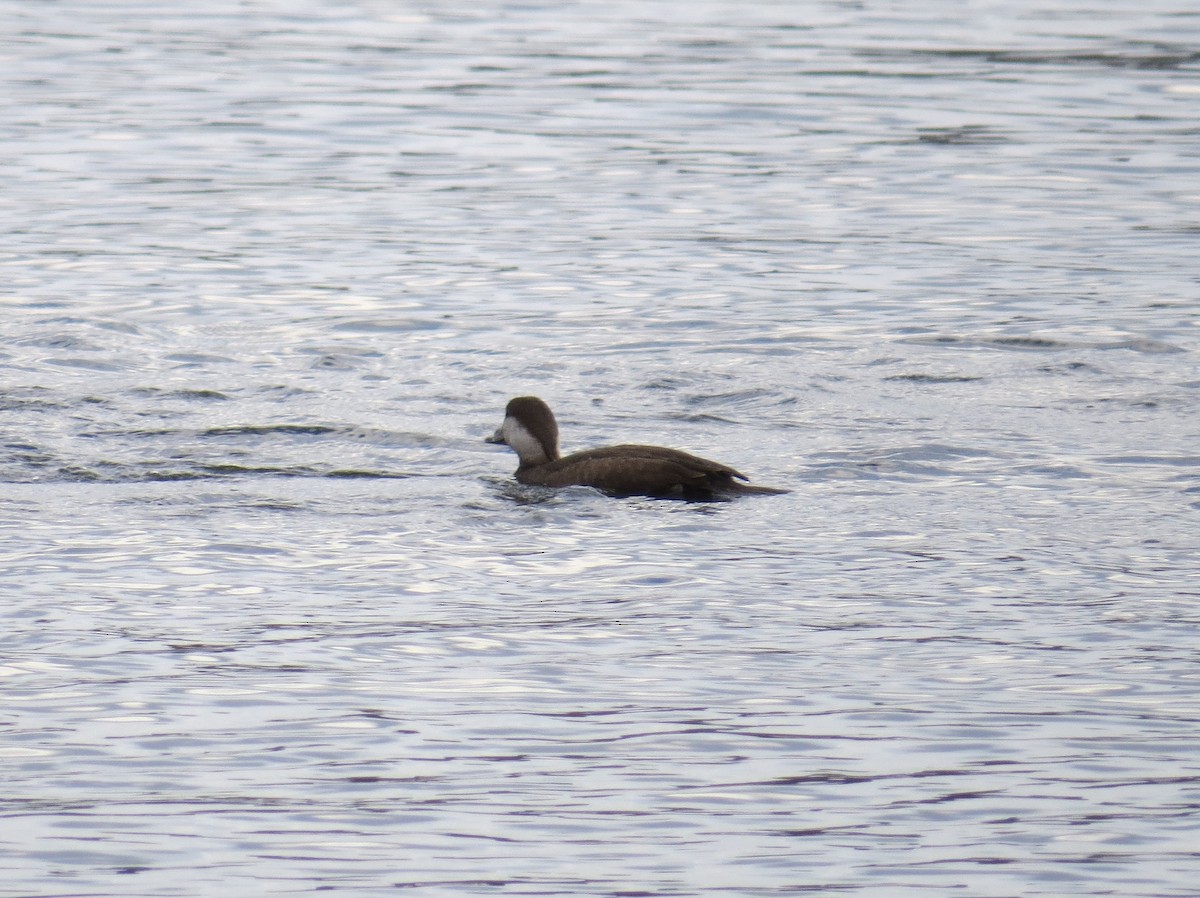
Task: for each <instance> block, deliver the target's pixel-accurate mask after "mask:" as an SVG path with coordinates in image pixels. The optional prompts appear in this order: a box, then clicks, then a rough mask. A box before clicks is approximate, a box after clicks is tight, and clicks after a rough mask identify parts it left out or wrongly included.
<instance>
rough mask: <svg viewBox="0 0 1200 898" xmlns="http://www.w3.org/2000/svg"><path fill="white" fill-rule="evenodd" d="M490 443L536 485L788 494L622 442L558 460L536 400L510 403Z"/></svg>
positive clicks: (549, 419)
mask: <svg viewBox="0 0 1200 898" xmlns="http://www.w3.org/2000/svg"><path fill="white" fill-rule="evenodd" d="M488 442H489V443H503V444H505V445H507V446H510V447H511V448H512V449H513V450H514V451H515V452H516V453H517V456H518V458H520V460H521V461H520V464H519V465H518V467H517V481H518V482H519V483H525V484H529V485H532V486H549V487H564V486H590V487H593V488H595V489H598V490H600V491H601V492H604V493H608V494H609V495H610V496H656V497H661V498H680V499H716V498H722V497H725V496H731V495H737V494H739V493H786V492H787V490H778V489H772V488H771V487H766V486H751V485H749V484H747V483H739V481H745V480H748V479H749V478H748V477H746V475H745V474H742V473H741V472H739V471H735V470H734V469H733V468H731V467H729V466H728V465H723V464H720V463H719V462H715V461H709V460H708V459H706V458H699V457H698V456H695V455H691V454H689V453H687V452H681V451H679V450H678V449H667V448H666V447H663V446H638V445H633V444H622V445H620V446H607V447H605V448H603V449H588V450H586V451H584V452H576V453H574V454H573V455H568V456H567V457H565V458H563V457H560V455H559V452H558V423H557V422H556V421H555V420H554V413H553V412H552V411H550V406H548V405H546V403H544V402H543V401H542V400H540V399H538V398H537V397H536V396H521V397H518V398H516V399H513V400H512V401H511V402H509V403H508V407H507V408H506V409H505V410H504V423H503V424H501V425H500V429H499V430H497V431H496V432H495V433H494V434H492V436H491V437H489V438H488Z"/></svg>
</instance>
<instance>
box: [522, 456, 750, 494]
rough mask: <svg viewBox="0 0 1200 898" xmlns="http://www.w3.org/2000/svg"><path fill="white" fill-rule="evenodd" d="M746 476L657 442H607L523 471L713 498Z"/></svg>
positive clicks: (626, 490) (568, 482) (533, 478)
mask: <svg viewBox="0 0 1200 898" xmlns="http://www.w3.org/2000/svg"><path fill="white" fill-rule="evenodd" d="M735 477H737V478H741V479H743V480H744V479H745V476H744V475H743V474H740V473H738V472H737V471H735V470H734V469H733V468H730V467H728V466H726V465H722V464H718V463H717V462H713V461H708V460H707V459H703V458H699V457H697V456H694V455H689V454H688V453H686V452H679V451H677V450H674V449H665V448H662V447H659V446H635V445H623V446H609V447H606V448H604V449H592V450H589V451H586V452H577V453H575V454H574V455H569V456H567V457H566V458H562V459H559V460H558V461H554V462H550V463H549V464H547V465H539V466H537V467H536V468H534V469H531V470H529V471H527V472H525V476H524V478H523V479H524V480H525V482H527V483H536V484H539V485H541V486H552V487H561V486H590V487H594V488H596V489H598V490H602V491H603V492H606V493H609V494H610V495H617V496H621V495H624V496H685V497H690V498H707V497H711V495H712V494H713V493H714V492H717V491H720V490H721V489H722V488H728V487H729V486H731V485H734V480H733V478H735Z"/></svg>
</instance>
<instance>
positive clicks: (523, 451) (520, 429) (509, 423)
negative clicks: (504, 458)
mask: <svg viewBox="0 0 1200 898" xmlns="http://www.w3.org/2000/svg"><path fill="white" fill-rule="evenodd" d="M500 432H501V433H502V434H504V442H506V443H508V445H509V446H511V447H512V449H513V451H514V452H516V453H517V455H518V456H520V458H521V461H545V460H546V450H545V449H543V448H542V444H541V443H540V442H538V441H537V440H536V439H534V437H533V435H532V434H531V433H530V432H529V431H528V430H526V429H525V427H524V426H523V425H522V424H521V422H520V421H518V420H517V419H516V418H505V419H504V423H503V424H502V425H501V426H500Z"/></svg>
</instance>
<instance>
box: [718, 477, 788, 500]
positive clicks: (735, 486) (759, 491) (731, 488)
mask: <svg viewBox="0 0 1200 898" xmlns="http://www.w3.org/2000/svg"><path fill="white" fill-rule="evenodd" d="M721 492H723V493H728V494H729V495H732V496H749V495H754V496H782V495H784V494H786V493H790V492H791V490H783V489H779V488H778V487H774V486H759V485H758V484H755V483H738V482H737V481H736V480H735V481H732V482H731V483H730V484H729V485H728V486H725V487H723V488H722V490H721Z"/></svg>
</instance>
